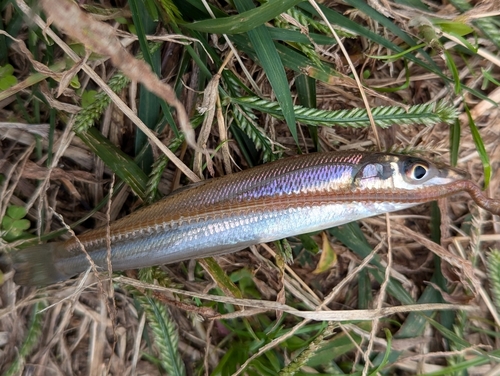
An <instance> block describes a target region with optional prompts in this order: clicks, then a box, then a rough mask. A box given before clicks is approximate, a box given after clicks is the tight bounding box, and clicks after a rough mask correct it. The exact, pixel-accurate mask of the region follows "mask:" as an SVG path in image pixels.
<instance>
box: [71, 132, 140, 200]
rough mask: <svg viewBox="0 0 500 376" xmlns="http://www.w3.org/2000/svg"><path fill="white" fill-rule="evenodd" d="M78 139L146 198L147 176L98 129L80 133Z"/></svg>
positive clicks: (135, 191) (136, 192)
mask: <svg viewBox="0 0 500 376" xmlns="http://www.w3.org/2000/svg"><path fill="white" fill-rule="evenodd" d="M78 137H80V139H81V140H82V141H83V142H84V143H85V144H86V145H87V146H88V147H89V148H90V149H91V151H92V152H94V153H95V154H96V155H97V156H98V157H99V158H101V159H102V160H103V162H104V163H105V164H106V166H108V167H109V168H110V169H111V170H112V171H113V172H114V173H115V174H116V175H118V176H119V177H120V179H122V180H123V181H125V182H126V183H127V184H128V185H129V186H130V188H132V190H133V191H134V193H135V194H136V195H138V196H139V197H141V199H145V198H146V189H147V188H146V187H147V182H148V177H147V175H146V174H145V173H144V172H143V171H142V169H141V168H140V167H139V166H138V165H137V164H136V163H135V162H134V160H133V159H132V158H130V157H129V156H128V155H127V154H125V153H124V152H123V151H121V150H120V149H118V148H117V147H116V146H115V145H113V144H112V143H111V142H110V141H109V140H108V139H107V138H106V137H104V136H103V135H102V134H101V133H100V132H99V131H98V130H97V129H96V128H90V129H89V130H88V131H87V132H83V133H79V134H78Z"/></svg>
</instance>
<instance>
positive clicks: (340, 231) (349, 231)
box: [328, 222, 415, 304]
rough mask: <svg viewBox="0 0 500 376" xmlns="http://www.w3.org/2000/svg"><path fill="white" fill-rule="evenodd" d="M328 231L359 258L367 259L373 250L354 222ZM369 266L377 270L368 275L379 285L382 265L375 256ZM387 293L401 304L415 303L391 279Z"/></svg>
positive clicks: (383, 277)
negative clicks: (373, 266)
mask: <svg viewBox="0 0 500 376" xmlns="http://www.w3.org/2000/svg"><path fill="white" fill-rule="evenodd" d="M328 231H329V232H330V233H331V234H332V235H333V236H335V237H336V238H337V240H339V241H340V242H341V243H343V244H344V245H345V246H346V247H348V248H349V249H350V250H352V251H353V252H354V253H356V254H357V255H358V256H359V257H361V258H365V257H367V256H368V255H369V254H370V253H371V252H372V250H373V249H372V247H371V246H370V244H368V241H367V240H366V238H365V235H364V234H363V232H362V231H361V229H360V228H359V225H358V224H357V223H356V222H351V223H348V224H346V225H342V226H339V227H334V228H331V229H330V230H328ZM371 264H372V265H375V266H376V267H377V268H370V269H369V271H370V273H371V274H372V275H373V277H374V278H375V279H376V280H377V281H378V282H379V283H382V282H383V281H384V279H385V271H384V270H383V267H382V264H380V262H379V261H378V257H376V256H375V257H374V258H373V259H372V261H371ZM387 291H388V292H389V294H391V295H392V296H393V297H395V298H396V299H398V300H399V301H400V302H401V303H402V304H415V301H414V300H413V298H412V297H411V296H410V294H408V292H407V291H406V290H405V289H404V287H403V286H402V285H401V283H399V282H398V281H396V280H395V279H393V278H391V279H390V280H389V283H388V285H387Z"/></svg>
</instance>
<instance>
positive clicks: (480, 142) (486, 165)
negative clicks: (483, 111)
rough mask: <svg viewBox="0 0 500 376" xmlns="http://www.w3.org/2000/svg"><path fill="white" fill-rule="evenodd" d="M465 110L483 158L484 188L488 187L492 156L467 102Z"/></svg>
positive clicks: (475, 142)
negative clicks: (490, 156) (487, 149)
mask: <svg viewBox="0 0 500 376" xmlns="http://www.w3.org/2000/svg"><path fill="white" fill-rule="evenodd" d="M465 112H466V113H467V117H468V119H469V128H470V131H471V133H472V139H473V140H474V144H475V145H476V149H477V152H478V153H479V158H481V162H482V164H483V171H484V188H488V185H489V184H490V179H491V164H490V158H489V157H488V153H487V152H486V148H485V147H484V142H483V139H482V138H481V135H480V134H479V130H478V129H477V127H476V122H475V121H474V119H473V118H472V115H471V113H470V110H469V107H468V106H467V105H466V104H465Z"/></svg>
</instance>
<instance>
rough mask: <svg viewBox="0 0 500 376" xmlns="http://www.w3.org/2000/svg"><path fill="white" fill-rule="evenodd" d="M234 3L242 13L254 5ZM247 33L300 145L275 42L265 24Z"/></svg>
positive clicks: (245, 0)
mask: <svg viewBox="0 0 500 376" xmlns="http://www.w3.org/2000/svg"><path fill="white" fill-rule="evenodd" d="M269 3H276V2H269ZM234 4H235V6H236V8H237V9H238V12H240V13H241V12H245V11H248V10H250V9H252V8H253V7H254V5H253V2H252V0H235V2H234ZM287 9H288V8H287ZM247 35H248V37H249V39H250V42H251V43H252V45H253V47H254V49H255V53H256V54H257V57H258V58H259V60H258V61H259V63H260V65H261V66H262V68H263V69H264V72H265V73H266V76H267V78H268V79H269V82H270V84H271V86H272V88H273V90H274V94H275V95H276V99H277V100H278V102H279V104H280V106H281V109H282V111H283V116H284V118H285V121H286V123H287V125H288V129H289V130H290V133H291V134H292V137H293V139H294V140H295V142H296V143H297V145H298V142H299V139H298V136H297V124H296V123H295V114H294V112H293V102H292V95H291V94H290V88H289V86H288V79H287V77H286V72H285V68H284V66H283V63H282V62H281V59H280V56H279V54H278V51H276V47H275V46H274V42H273V40H272V38H271V36H270V35H269V32H268V31H267V29H266V27H265V26H264V25H260V26H257V27H255V28H254V29H252V30H249V31H248V32H247Z"/></svg>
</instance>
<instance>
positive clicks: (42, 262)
mask: <svg viewBox="0 0 500 376" xmlns="http://www.w3.org/2000/svg"><path fill="white" fill-rule="evenodd" d="M62 248H64V243H62V242H61V243H47V244H41V245H35V246H33V247H28V248H25V249H21V250H19V251H15V252H11V254H10V258H11V260H12V267H13V268H14V270H15V272H16V273H15V275H14V282H15V283H16V284H18V285H22V286H46V285H51V284H53V283H57V282H60V281H64V280H66V279H68V278H70V277H72V275H67V274H65V273H62V272H61V271H60V270H58V269H57V266H56V258H57V257H55V256H56V255H57V253H60V252H61V250H62Z"/></svg>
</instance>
